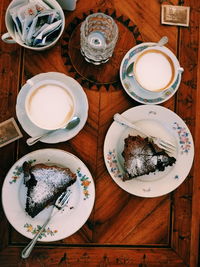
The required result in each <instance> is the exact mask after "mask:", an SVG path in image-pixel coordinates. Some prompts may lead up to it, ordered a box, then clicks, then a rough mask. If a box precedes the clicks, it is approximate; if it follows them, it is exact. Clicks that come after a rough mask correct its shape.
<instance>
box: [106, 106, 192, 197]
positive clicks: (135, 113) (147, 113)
mask: <svg viewBox="0 0 200 267" xmlns="http://www.w3.org/2000/svg"><path fill="white" fill-rule="evenodd" d="M122 114H123V116H124V117H126V118H127V119H128V120H129V121H131V122H132V123H134V124H136V125H137V126H139V127H140V128H142V129H143V130H144V131H145V132H146V133H147V134H149V135H153V136H157V137H160V138H163V139H164V140H166V139H168V140H170V141H171V142H172V143H174V144H175V145H176V147H177V149H176V152H175V153H174V154H173V155H171V156H174V157H175V158H176V162H175V163H174V164H173V165H172V166H168V167H167V168H165V170H164V171H156V172H154V173H150V174H148V175H143V176H140V177H137V178H134V179H132V180H128V181H123V180H122V178H123V175H124V173H125V172H124V158H123V156H122V151H123V149H124V139H125V138H126V137H128V135H129V134H130V135H141V134H140V133H139V132H137V131H136V130H133V129H131V128H129V127H127V126H124V125H121V124H119V123H117V122H115V121H114V122H113V123H112V124H111V126H110V128H109V130H108V132H107V134H106V138H105V142H104V160H105V163H106V167H107V169H108V172H109V173H110V176H111V177H112V179H113V180H114V181H115V182H116V183H117V184H118V185H119V186H120V187H121V188H122V189H124V190H125V191H127V192H129V193H130V194H133V195H136V196H140V197H158V196H162V195H165V194H167V193H170V192H171V191H173V190H175V189H176V188H177V187H178V186H179V185H180V184H181V183H182V182H183V181H184V180H185V178H186V177H187V175H188V173H189V171H190V169H191V166H192V163H193V158H194V145H193V139H192V135H191V133H190V130H189V129H188V127H187V125H186V124H185V122H184V121H183V120H182V119H181V118H180V117H179V116H178V115H177V114H176V113H174V112H173V111H171V110H169V109H167V108H164V107H161V106H159V105H140V106H137V107H134V108H131V109H128V110H127V111H125V112H124V113H122ZM142 137H145V136H142Z"/></svg>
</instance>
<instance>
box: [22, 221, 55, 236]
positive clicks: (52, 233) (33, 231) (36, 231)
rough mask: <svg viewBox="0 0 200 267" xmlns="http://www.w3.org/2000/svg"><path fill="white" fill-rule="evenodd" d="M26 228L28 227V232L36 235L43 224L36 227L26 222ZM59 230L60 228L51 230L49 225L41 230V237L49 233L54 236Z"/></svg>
mask: <svg viewBox="0 0 200 267" xmlns="http://www.w3.org/2000/svg"><path fill="white" fill-rule="evenodd" d="M24 228H26V229H27V232H30V233H31V234H33V235H36V234H37V233H38V232H39V231H40V229H41V228H42V226H41V225H37V226H36V227H34V226H33V225H32V224H31V223H25V224H24ZM57 232H58V230H51V229H50V228H49V227H47V228H45V229H44V230H43V231H42V232H41V234H40V235H39V239H41V238H43V237H46V236H47V235H50V236H54V235H55V234H56V233H57Z"/></svg>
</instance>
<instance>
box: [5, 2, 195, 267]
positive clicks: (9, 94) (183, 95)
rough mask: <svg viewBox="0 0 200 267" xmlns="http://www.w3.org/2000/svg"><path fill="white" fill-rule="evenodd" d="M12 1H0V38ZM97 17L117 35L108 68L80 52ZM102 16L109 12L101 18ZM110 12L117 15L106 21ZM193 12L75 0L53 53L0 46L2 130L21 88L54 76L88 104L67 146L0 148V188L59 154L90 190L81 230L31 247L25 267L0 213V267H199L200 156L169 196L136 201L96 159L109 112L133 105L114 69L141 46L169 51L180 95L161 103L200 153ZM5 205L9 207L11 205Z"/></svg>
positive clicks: (17, 239) (18, 238) (20, 240)
mask: <svg viewBox="0 0 200 267" xmlns="http://www.w3.org/2000/svg"><path fill="white" fill-rule="evenodd" d="M10 2H11V1H9V0H2V1H1V13H0V19H1V20H0V25H1V26H0V27H1V28H0V29H1V35H2V34H3V33H5V32H6V27H5V22H4V17H5V12H6V9H7V6H8V4H9V3H10ZM161 4H172V5H184V6H190V8H191V9H190V26H189V27H177V26H167V25H162V24H161V18H160V16H161V15H160V14H161V13H160V10H161ZM96 10H104V11H105V12H108V13H109V14H112V15H113V17H114V18H115V20H116V21H117V24H118V26H119V28H120V36H119V38H120V41H119V43H118V47H117V48H116V51H115V54H114V56H113V58H112V59H111V61H110V63H109V64H108V65H105V66H103V67H102V68H101V67H100V66H98V67H93V66H92V67H91V65H90V64H88V63H86V62H85V61H84V60H83V58H82V56H81V55H80V52H79V38H78V36H79V27H80V23H81V21H82V19H83V17H84V16H87V14H89V13H90V12H94V11H96ZM106 10H107V11H106ZM113 11H114V13H113ZM199 11H200V3H199V1H196V0H190V1H189V0H184V1H179V2H178V1H176V0H171V1H158V0H141V1H138V0H124V1H122V0H91V1H88V0H78V1H77V7H76V10H74V11H73V12H67V11H65V18H66V25H65V31H64V33H63V36H62V37H61V39H60V40H59V41H58V43H57V44H56V45H55V46H54V47H53V48H51V49H49V50H45V51H42V52H35V51H32V50H28V49H24V48H22V47H20V46H19V45H18V44H6V43H4V42H3V41H1V43H0V48H1V50H0V51H1V58H0V60H1V64H0V74H1V77H0V122H3V121H4V120H6V119H8V118H10V117H14V118H15V119H16V120H17V118H16V111H15V105H16V98H17V94H18V92H19V91H20V88H21V87H22V86H23V85H24V84H25V82H26V81H27V80H28V79H29V78H31V77H33V76H34V75H36V74H39V73H44V72H50V71H54V72H61V73H64V74H66V75H69V76H71V77H73V78H75V79H76V80H77V81H78V82H79V83H80V84H81V85H82V87H83V89H84V91H85V93H86V95H87V98H88V103H89V114H88V119H87V122H86V124H85V126H84V128H83V129H82V130H81V131H80V132H79V133H78V134H77V135H76V136H75V137H74V138H72V139H71V140H69V141H67V142H63V143H58V144H45V143H42V142H38V143H37V144H35V145H33V146H32V147H28V146H27V145H26V139H27V138H28V134H27V133H26V132H25V131H23V129H22V128H21V126H20V124H19V123H18V125H19V127H20V129H21V131H22V133H23V138H22V139H20V140H19V141H16V142H14V143H11V144H9V145H7V146H5V147H3V148H1V149H0V185H1V186H2V184H3V181H4V178H5V176H6V173H7V172H8V170H9V169H10V168H11V166H12V165H13V164H14V163H15V161H16V160H17V159H18V158H20V157H22V156H23V155H25V154H27V153H29V152H31V151H34V150H37V149H42V148H59V149H63V150H65V151H69V152H71V153H73V154H75V155H76V156H77V157H79V158H80V159H81V160H82V161H83V162H84V163H85V164H86V165H87V167H88V169H89V170H90V172H91V174H92V176H93V179H94V181H95V191H96V197H95V205H94V208H93V211H92V213H91V215H90V217H89V219H88V220H87V222H86V223H85V225H84V226H83V227H82V228H81V229H80V230H79V231H78V232H76V233H74V234H73V235H72V236H70V237H68V238H66V239H63V240H61V241H57V242H52V243H38V244H37V245H36V247H35V249H34V251H33V253H32V254H31V256H30V257H29V258H28V259H27V260H22V259H21V257H20V252H21V250H22V248H23V247H24V246H25V245H26V244H27V242H28V241H29V239H27V238H25V237H24V236H22V235H21V234H19V233H18V232H17V231H16V230H15V229H14V228H13V227H12V226H11V225H10V224H9V223H8V221H7V219H6V217H5V214H4V211H3V208H2V203H1V204H0V265H1V266H3V267H4V266H5V267H12V266H31V267H32V266H33V267H37V266H77V267H79V266H80V267H82V266H84V267H85V266H88V267H90V266H100V267H107V266H131V267H133V266H138V267H156V266H159V267H162V266H163V267H165V266H167V267H168V266H171V267H172V266H173V267H182V266H191V267H196V266H198V251H199V250H198V249H199V248H198V246H199V204H200V203H199V195H200V173H199V167H200V165H199V162H200V156H199V153H196V155H195V160H194V164H193V167H192V169H191V171H190V173H189V175H188V177H187V178H186V180H185V181H184V182H183V183H182V184H181V185H180V186H179V187H178V188H177V189H176V190H175V191H173V192H172V193H170V194H167V195H165V196H161V197H156V198H141V197H137V196H134V195H130V194H129V193H127V192H125V191H124V190H122V189H121V188H120V187H118V186H117V184H115V183H114V182H113V180H112V179H111V177H110V175H109V173H108V171H107V169H106V166H105V163H104V157H103V145H104V139H105V136H106V133H107V130H108V129H109V127H110V125H111V123H112V121H113V115H114V114H115V113H117V112H118V113H121V112H123V111H125V110H127V109H128V108H130V107H134V106H137V105H139V103H137V102H136V101H134V100H133V99H131V98H130V97H129V96H128V95H127V94H126V93H125V91H124V90H123V87H122V85H121V83H120V79H119V73H118V69H119V66H120V62H121V60H122V58H123V56H124V55H125V54H126V52H127V51H128V50H129V49H130V48H131V47H133V46H134V45H136V44H137V43H139V42H157V41H158V40H159V39H160V38H161V37H162V36H164V35H167V36H168V38H169V42H168V44H167V45H166V46H167V47H168V48H169V49H171V50H172V51H173V52H174V53H175V54H176V55H177V58H178V59H179V61H180V65H181V66H182V67H183V68H184V73H183V75H182V80H181V84H180V87H179V89H178V91H177V93H176V94H175V95H174V96H173V97H172V98H170V99H169V100H168V101H166V102H164V103H163V104H161V105H162V106H164V107H167V108H169V109H171V110H173V111H175V112H176V113H177V114H178V115H179V116H180V117H181V118H182V119H183V120H184V121H185V122H186V124H187V126H188V127H189V129H190V131H191V133H192V135H193V138H194V141H195V151H200V141H199V139H200V115H199V114H200V113H199V109H200V93H199V90H200V74H199V69H200V63H199V62H200V60H199V59H200V45H199V39H200V34H199ZM10 204H11V205H12V203H10Z"/></svg>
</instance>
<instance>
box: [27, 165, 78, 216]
mask: <svg viewBox="0 0 200 267" xmlns="http://www.w3.org/2000/svg"><path fill="white" fill-rule="evenodd" d="M23 171H24V184H25V186H26V187H27V198H26V208H25V210H26V212H27V213H28V214H29V215H30V216H31V217H32V218H34V217H35V216H36V215H37V214H38V213H40V212H41V211H42V210H43V209H44V208H45V207H47V206H48V205H50V204H53V203H54V202H55V201H56V199H57V198H58V197H59V195H61V193H62V192H64V191H66V189H67V187H69V186H70V185H72V184H73V183H74V182H75V181H76V174H75V173H72V172H71V170H70V169H69V168H62V167H58V166H48V165H45V164H36V165H34V166H31V165H30V164H29V163H28V162H24V164H23Z"/></svg>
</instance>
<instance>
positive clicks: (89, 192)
mask: <svg viewBox="0 0 200 267" xmlns="http://www.w3.org/2000/svg"><path fill="white" fill-rule="evenodd" d="M24 161H27V162H29V163H31V164H32V165H35V164H37V163H44V164H48V165H58V166H62V167H68V168H70V170H71V171H72V172H74V173H76V175H77V181H76V182H75V183H74V184H73V185H71V186H70V187H69V188H68V190H71V192H72V194H71V196H70V199H69V202H68V203H67V205H66V206H65V207H64V208H63V209H62V210H61V211H60V212H58V213H57V214H56V215H55V216H54V217H53V218H52V219H51V221H50V222H49V224H48V225H47V226H46V228H45V229H44V231H43V232H42V233H41V235H40V238H39V241H44V242H49V241H57V240H61V239H64V238H66V237H68V236H70V235H72V234H73V233H75V232H76V231H78V230H79V229H80V228H81V227H82V226H83V225H84V224H85V222H86V221H87V219H88V217H89V216H90V213H91V211H92V209H93V205H94V200H95V188H94V182H93V179H92V176H91V174H90V172H89V170H88V168H87V167H86V166H85V164H84V163H83V162H82V161H81V160H80V159H79V158H77V157H76V156H74V155H73V154H71V153H69V152H66V151H63V150H60V149H40V150H36V151H33V152H31V153H29V154H27V155H25V156H23V157H22V158H21V159H19V160H18V161H17V162H16V163H15V164H14V165H13V166H12V168H11V169H10V170H9V172H8V174H7V175H6V178H5V180H4V184H3V188H2V203H3V209H4V212H5V214H6V217H7V219H8V221H9V222H10V224H11V225H12V226H13V227H14V228H15V229H16V230H17V231H18V232H19V233H21V234H22V235H24V236H26V237H28V238H30V239H32V238H33V237H34V235H35V234H36V233H37V231H38V230H39V229H40V228H41V226H42V225H43V223H44V222H45V220H46V218H47V217H48V215H49V214H50V212H51V209H52V208H53V206H49V207H48V208H45V209H44V210H43V211H41V212H40V213H39V214H38V215H37V216H35V217H34V218H31V217H30V216H29V215H28V214H27V213H26V212H25V203H26V193H27V188H26V187H25V185H24V179H23V171H22V164H23V163H24Z"/></svg>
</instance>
